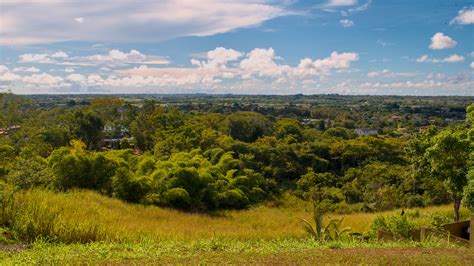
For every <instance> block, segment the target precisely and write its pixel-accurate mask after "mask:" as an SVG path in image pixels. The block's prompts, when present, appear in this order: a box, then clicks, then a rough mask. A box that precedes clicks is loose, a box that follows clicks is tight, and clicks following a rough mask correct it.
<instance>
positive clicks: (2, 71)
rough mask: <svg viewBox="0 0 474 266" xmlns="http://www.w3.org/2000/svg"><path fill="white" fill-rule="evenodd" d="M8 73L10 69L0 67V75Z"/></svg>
mask: <svg viewBox="0 0 474 266" xmlns="http://www.w3.org/2000/svg"><path fill="white" fill-rule="evenodd" d="M9 71H10V69H9V68H8V67H7V66H4V65H0V74H3V73H6V72H9Z"/></svg>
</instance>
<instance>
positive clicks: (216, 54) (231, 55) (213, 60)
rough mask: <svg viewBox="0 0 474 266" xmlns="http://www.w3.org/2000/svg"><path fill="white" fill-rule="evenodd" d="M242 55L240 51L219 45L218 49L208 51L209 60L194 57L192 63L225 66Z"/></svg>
mask: <svg viewBox="0 0 474 266" xmlns="http://www.w3.org/2000/svg"><path fill="white" fill-rule="evenodd" d="M241 56H242V53H241V52H239V51H236V50H233V49H226V48H224V47H217V48H216V49H214V50H212V51H208V52H207V54H206V57H207V61H198V60H196V59H192V60H191V63H192V64H193V65H196V66H199V67H203V68H225V67H226V64H227V62H231V61H235V60H237V59H238V58H239V57H241Z"/></svg>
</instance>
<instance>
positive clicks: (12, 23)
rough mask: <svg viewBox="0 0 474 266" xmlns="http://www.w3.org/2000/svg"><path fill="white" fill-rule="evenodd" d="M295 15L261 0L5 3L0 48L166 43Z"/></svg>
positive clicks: (0, 20)
mask: <svg viewBox="0 0 474 266" xmlns="http://www.w3.org/2000/svg"><path fill="white" fill-rule="evenodd" d="M45 14H54V15H45ZM84 14H87V16H84ZM295 14H297V13H296V12H294V11H291V10H288V5H287V4H285V2H278V1H277V2H270V1H268V2H267V1H261V0H248V1H218V0H200V1H174V0H163V1H144V2H137V1H132V0H121V1H113V0H104V1H87V0H82V1H81V0H77V1H50V2H48V4H45V2H44V1H22V3H21V4H19V3H18V1H6V2H5V1H4V2H2V16H1V19H0V25H1V27H0V43H2V44H4V45H17V44H34V43H50V42H60V41H71V40H72V41H130V40H132V41H136V42H143V41H163V40H169V39H173V38H176V37H182V36H210V35H214V34H218V33H225V32H229V31H232V30H235V29H239V28H245V27H253V26H258V25H260V24H261V23H262V22H264V21H267V20H270V19H273V18H276V17H280V16H286V15H295Z"/></svg>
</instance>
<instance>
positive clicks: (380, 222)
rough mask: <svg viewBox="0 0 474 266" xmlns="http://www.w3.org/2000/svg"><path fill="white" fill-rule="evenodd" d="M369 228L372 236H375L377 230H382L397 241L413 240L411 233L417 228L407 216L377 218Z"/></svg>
mask: <svg viewBox="0 0 474 266" xmlns="http://www.w3.org/2000/svg"><path fill="white" fill-rule="evenodd" d="M370 227H371V230H372V233H373V234H376V232H377V230H384V231H386V232H389V233H392V234H393V235H394V236H395V237H396V238H399V239H413V234H412V233H413V231H414V230H416V229H417V228H418V226H417V224H416V223H414V222H413V221H411V220H410V219H409V218H408V215H390V216H378V217H377V218H375V219H374V221H373V222H372V224H371V226H370Z"/></svg>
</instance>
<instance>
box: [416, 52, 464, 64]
mask: <svg viewBox="0 0 474 266" xmlns="http://www.w3.org/2000/svg"><path fill="white" fill-rule="evenodd" d="M462 61H464V56H461V55H458V54H453V55H450V56H448V57H446V58H443V59H437V58H431V57H429V56H428V55H422V56H420V57H419V58H417V59H416V62H418V63H458V62H462Z"/></svg>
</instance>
